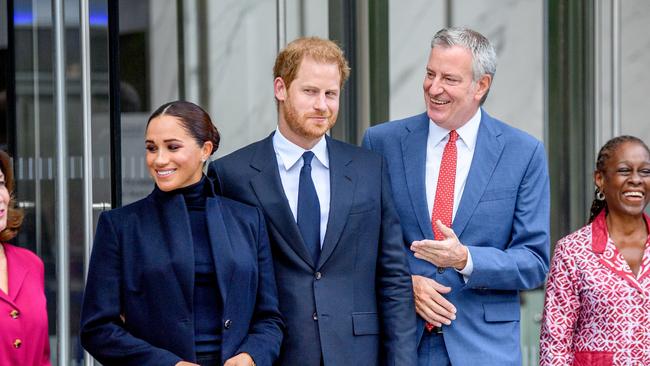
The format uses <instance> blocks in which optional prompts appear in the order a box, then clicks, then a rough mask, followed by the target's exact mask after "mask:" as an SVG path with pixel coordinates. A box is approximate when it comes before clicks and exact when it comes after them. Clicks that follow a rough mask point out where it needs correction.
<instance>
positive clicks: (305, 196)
mask: <svg viewBox="0 0 650 366" xmlns="http://www.w3.org/2000/svg"><path fill="white" fill-rule="evenodd" d="M313 158H314V153H313V152H311V151H305V153H304V154H302V161H303V163H304V164H303V166H302V169H300V185H299V187H298V228H299V229H300V234H301V235H302V239H303V241H304V242H305V245H306V246H307V250H308V251H309V253H310V254H311V256H312V258H313V259H314V265H316V264H318V258H319V257H320V203H319V202H318V195H317V194H316V187H314V181H313V180H312V179H311V160H312V159H313Z"/></svg>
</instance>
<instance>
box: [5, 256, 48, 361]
mask: <svg viewBox="0 0 650 366" xmlns="http://www.w3.org/2000/svg"><path fill="white" fill-rule="evenodd" d="M0 245H2V246H4V250H5V255H6V257H7V272H8V277H9V294H6V293H4V291H0V330H1V331H0V365H3V366H4V365H7V366H8V365H12V366H13V365H16V366H18V365H20V366H46V365H47V366H49V365H50V343H49V340H48V334H47V309H46V306H45V291H44V284H43V280H44V278H43V275H44V273H43V262H42V261H41V259H40V258H38V257H37V256H36V255H35V254H34V253H32V252H30V251H29V250H27V249H23V248H18V247H15V246H13V245H10V244H6V243H5V244H0Z"/></svg>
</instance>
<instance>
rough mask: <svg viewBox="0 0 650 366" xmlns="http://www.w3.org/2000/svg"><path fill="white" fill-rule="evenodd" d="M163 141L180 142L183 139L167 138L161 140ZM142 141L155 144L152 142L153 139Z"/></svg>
mask: <svg viewBox="0 0 650 366" xmlns="http://www.w3.org/2000/svg"><path fill="white" fill-rule="evenodd" d="M163 142H165V143H169V142H180V143H182V142H183V141H181V140H179V139H167V140H163ZM144 143H145V144H155V142H153V140H144Z"/></svg>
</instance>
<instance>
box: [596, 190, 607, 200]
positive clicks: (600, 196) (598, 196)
mask: <svg viewBox="0 0 650 366" xmlns="http://www.w3.org/2000/svg"><path fill="white" fill-rule="evenodd" d="M596 199H597V200H599V201H604V200H605V193H603V191H601V190H600V187H596Z"/></svg>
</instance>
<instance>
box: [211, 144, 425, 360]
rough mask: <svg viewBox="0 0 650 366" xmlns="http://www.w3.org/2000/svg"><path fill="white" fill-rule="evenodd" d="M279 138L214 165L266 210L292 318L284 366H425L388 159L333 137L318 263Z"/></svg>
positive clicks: (239, 196) (234, 190) (284, 305)
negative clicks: (303, 230) (291, 198)
mask: <svg viewBox="0 0 650 366" xmlns="http://www.w3.org/2000/svg"><path fill="white" fill-rule="evenodd" d="M272 136H273V134H271V136H269V137H268V138H266V139H264V140H261V141H259V142H256V143H253V144H251V145H249V146H247V147H244V148H242V149H241V150H238V151H236V152H234V153H232V154H230V155H228V156H226V157H223V158H221V159H219V160H217V161H215V162H213V163H212V164H211V166H210V172H209V174H210V175H211V176H213V177H215V176H218V178H219V179H220V181H221V188H222V193H223V194H224V195H225V196H227V197H231V198H233V199H236V200H240V201H242V202H245V203H248V204H252V205H256V206H258V207H260V208H261V209H262V210H263V211H264V214H265V217H266V220H267V227H268V228H269V234H270V239H271V248H272V251H273V258H274V264H275V273H276V278H277V281H278V293H279V299H280V310H281V312H282V314H283V315H284V318H285V320H286V324H287V328H286V332H285V339H284V342H283V344H282V350H281V352H280V360H279V364H280V365H301V366H320V365H321V363H320V360H321V354H322V357H323V360H324V363H325V365H328V366H337V365H378V364H380V362H381V364H387V365H398V366H408V365H415V364H416V349H415V341H416V339H415V324H416V320H415V316H414V310H413V309H414V305H413V294H412V285H411V280H410V275H409V272H408V264H407V259H406V255H405V253H404V248H403V246H402V234H401V231H400V226H399V219H398V217H397V213H396V212H395V208H394V205H393V201H392V198H391V194H390V186H389V183H388V172H387V171H386V167H385V164H383V162H382V158H381V157H380V156H379V155H377V154H374V153H372V152H370V151H367V150H364V149H361V148H359V147H356V146H352V145H349V144H346V143H343V142H340V141H336V140H333V139H331V138H329V137H326V138H327V149H328V153H329V159H330V192H331V201H330V213H329V221H328V224H327V231H326V233H325V239H324V242H323V246H322V252H321V255H320V259H319V261H318V263H313V260H312V258H311V256H310V255H309V252H308V251H307V248H306V246H305V244H304V242H303V240H302V237H301V235H300V231H299V229H298V226H297V225H296V222H295V220H294V217H293V215H292V213H291V209H290V208H289V203H288V201H287V198H286V196H285V194H284V190H283V188H282V182H281V180H280V174H279V172H278V164H277V160H276V155H275V150H274V148H273V140H272Z"/></svg>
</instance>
